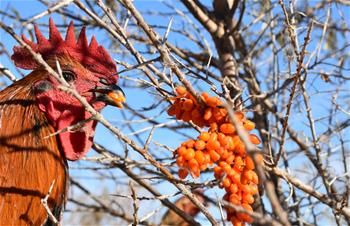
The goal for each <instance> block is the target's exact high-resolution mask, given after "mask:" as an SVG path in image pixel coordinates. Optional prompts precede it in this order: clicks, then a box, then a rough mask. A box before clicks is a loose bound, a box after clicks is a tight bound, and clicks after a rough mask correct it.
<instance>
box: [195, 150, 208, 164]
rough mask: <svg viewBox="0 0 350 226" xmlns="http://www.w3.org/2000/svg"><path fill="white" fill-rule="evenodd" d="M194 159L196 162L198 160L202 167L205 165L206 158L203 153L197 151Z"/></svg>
mask: <svg viewBox="0 0 350 226" xmlns="http://www.w3.org/2000/svg"><path fill="white" fill-rule="evenodd" d="M194 158H195V160H197V162H198V164H199V165H202V164H204V163H205V157H204V154H203V152H202V151H196V152H195V156H194Z"/></svg>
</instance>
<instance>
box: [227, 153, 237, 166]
mask: <svg viewBox="0 0 350 226" xmlns="http://www.w3.org/2000/svg"><path fill="white" fill-rule="evenodd" d="M234 160H235V155H233V154H230V155H229V156H228V157H227V158H226V160H225V161H226V162H227V164H230V165H231V164H232V163H233V161H234Z"/></svg>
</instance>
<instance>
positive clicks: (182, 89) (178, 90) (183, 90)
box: [175, 86, 187, 96]
mask: <svg viewBox="0 0 350 226" xmlns="http://www.w3.org/2000/svg"><path fill="white" fill-rule="evenodd" d="M175 91H176V93H177V94H178V95H180V96H183V95H185V94H186V93H187V90H186V88H185V87H183V86H178V87H176V88H175Z"/></svg>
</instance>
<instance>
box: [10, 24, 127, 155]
mask: <svg viewBox="0 0 350 226" xmlns="http://www.w3.org/2000/svg"><path fill="white" fill-rule="evenodd" d="M34 28H35V36H36V39H37V43H34V42H32V41H30V40H28V39H27V38H26V37H25V36H22V39H23V41H24V42H25V43H27V44H28V45H29V46H30V47H31V48H32V49H33V50H34V51H35V52H37V53H40V54H41V56H42V57H43V59H44V60H45V61H46V62H47V63H48V64H49V65H50V66H51V67H52V68H54V69H55V70H56V71H57V68H56V66H57V65H59V67H60V68H61V71H62V76H63V78H64V79H65V80H66V81H67V82H68V83H69V84H70V85H71V86H73V87H74V88H75V89H76V90H77V91H78V93H79V94H80V95H81V96H83V97H85V98H86V100H87V101H88V102H89V103H90V104H91V105H92V106H93V107H94V108H95V109H96V110H101V109H102V108H103V107H105V106H106V105H113V106H117V107H119V108H121V107H122V103H123V102H125V96H124V93H123V91H122V90H121V89H120V88H119V86H117V81H118V74H117V70H116V64H115V62H114V61H113V60H112V58H111V56H110V55H109V53H108V52H107V51H106V50H105V48H103V47H102V46H101V45H99V44H98V43H97V41H96V39H95V37H94V36H93V37H92V39H91V41H90V44H88V41H87V38H86V33H85V27H83V28H82V29H81V31H80V34H79V37H78V39H77V40H76V38H75V34H74V26H73V22H71V23H70V24H69V27H68V29H67V33H66V38H65V39H63V38H62V36H61V34H60V33H59V31H58V29H57V27H56V26H55V24H54V22H53V20H52V19H51V18H50V21H49V39H46V38H45V37H44V35H43V34H42V33H41V32H40V30H39V28H38V27H37V26H36V25H35V27H34ZM13 50H14V54H13V55H12V57H11V58H12V60H13V61H14V63H15V65H16V66H17V67H20V68H23V69H28V70H34V71H33V73H40V75H41V76H40V79H39V80H37V81H34V84H28V85H30V86H31V87H32V91H33V92H32V93H33V94H34V95H35V99H36V102H37V105H38V107H39V109H40V110H41V111H43V112H44V113H45V115H46V117H47V118H48V120H49V121H50V123H51V124H52V126H53V127H54V128H55V129H56V130H57V131H61V130H62V129H64V128H67V127H69V126H71V125H74V124H76V123H78V122H81V121H83V120H87V119H89V118H90V117H91V114H90V113H88V112H87V111H86V110H85V108H84V106H82V104H81V103H80V102H79V101H78V100H77V99H76V98H75V97H73V96H72V95H70V94H69V93H67V92H64V91H62V90H61V89H59V86H60V85H61V84H60V83H59V82H58V81H57V80H56V79H55V78H54V77H53V76H51V75H50V74H48V72H46V71H45V70H44V69H43V67H42V66H41V65H40V64H39V63H37V62H36V60H35V59H34V58H33V57H32V55H31V54H30V52H29V51H28V50H27V49H26V48H24V47H21V46H15V47H14V49H13ZM57 63H58V64H57ZM96 123H97V122H96V121H92V120H91V121H88V120H87V122H86V123H85V124H84V126H83V127H81V128H80V129H79V130H76V131H65V132H61V133H59V134H58V138H59V139H60V143H61V146H62V149H63V153H64V155H65V157H66V158H67V159H68V160H72V161H74V160H78V159H81V158H82V157H83V156H85V154H86V153H87V152H88V151H89V149H90V148H91V146H92V141H93V136H94V131H95V128H96Z"/></svg>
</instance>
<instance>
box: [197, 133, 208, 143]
mask: <svg viewBox="0 0 350 226" xmlns="http://www.w3.org/2000/svg"><path fill="white" fill-rule="evenodd" d="M209 138H210V134H209V133H208V132H202V133H201V134H200V135H199V139H201V140H202V141H205V142H206V141H208V140H209Z"/></svg>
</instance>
